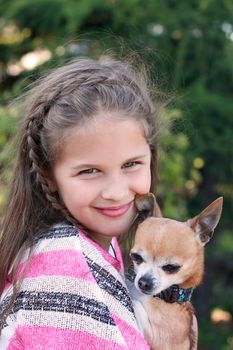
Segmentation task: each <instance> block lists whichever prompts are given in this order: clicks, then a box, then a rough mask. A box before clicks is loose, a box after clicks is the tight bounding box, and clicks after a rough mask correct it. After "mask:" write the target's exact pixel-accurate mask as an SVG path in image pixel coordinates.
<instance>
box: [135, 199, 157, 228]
mask: <svg viewBox="0 0 233 350" xmlns="http://www.w3.org/2000/svg"><path fill="white" fill-rule="evenodd" d="M135 206H136V208H137V210H138V222H142V221H144V220H145V219H146V218H148V217H149V216H156V217H162V214H161V210H160V208H159V205H158V203H157V202H156V199H155V196H154V195H153V193H147V194H144V195H137V196H136V198H135Z"/></svg>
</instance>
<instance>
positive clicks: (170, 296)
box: [154, 285, 194, 303]
mask: <svg viewBox="0 0 233 350" xmlns="http://www.w3.org/2000/svg"><path fill="white" fill-rule="evenodd" d="M193 291H194V288H187V289H185V288H180V287H179V286H178V285H173V286H171V287H169V288H167V289H165V290H163V291H162V292H160V293H159V294H156V295H154V297H158V298H160V299H162V300H164V301H166V302H168V303H174V302H179V303H183V302H187V301H190V300H191V297H192V294H193Z"/></svg>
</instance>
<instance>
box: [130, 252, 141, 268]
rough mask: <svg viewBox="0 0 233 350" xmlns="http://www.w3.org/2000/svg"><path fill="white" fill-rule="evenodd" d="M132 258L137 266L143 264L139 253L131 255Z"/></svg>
mask: <svg viewBox="0 0 233 350" xmlns="http://www.w3.org/2000/svg"><path fill="white" fill-rule="evenodd" d="M130 256H131V259H132V260H133V262H135V263H136V264H137V265H140V264H141V263H142V262H143V258H142V257H141V255H139V254H137V253H131V255H130Z"/></svg>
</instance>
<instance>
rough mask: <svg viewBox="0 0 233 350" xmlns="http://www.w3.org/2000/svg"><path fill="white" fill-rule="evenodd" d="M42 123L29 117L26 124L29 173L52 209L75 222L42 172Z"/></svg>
mask: <svg viewBox="0 0 233 350" xmlns="http://www.w3.org/2000/svg"><path fill="white" fill-rule="evenodd" d="M42 127H43V126H42V124H41V123H38V120H37V119H36V118H32V119H30V121H29V123H28V126H27V133H26V135H27V145H28V157H29V159H30V162H31V165H30V173H31V174H34V175H35V181H36V183H37V184H38V185H39V186H40V187H41V189H42V192H43V194H44V196H45V198H46V199H47V201H48V202H49V203H50V204H51V206H52V207H53V209H55V210H58V211H60V212H61V213H62V215H63V216H64V217H65V218H66V219H67V220H68V221H70V222H71V223H73V224H77V222H76V220H75V219H74V218H73V217H72V216H71V215H70V213H69V211H68V210H67V209H66V208H65V207H64V206H63V204H62V203H61V202H60V198H59V196H58V193H57V192H56V193H54V194H53V193H51V191H50V189H49V186H48V183H47V181H46V179H45V176H44V173H43V166H42V164H43V165H44V166H45V165H46V162H47V160H46V154H45V150H44V149H43V147H42V145H41V142H40V130H41V129H42Z"/></svg>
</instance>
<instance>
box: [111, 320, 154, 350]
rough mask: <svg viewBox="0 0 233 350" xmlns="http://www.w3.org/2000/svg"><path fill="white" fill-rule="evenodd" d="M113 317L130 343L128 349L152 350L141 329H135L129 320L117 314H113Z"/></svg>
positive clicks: (127, 342)
mask: <svg viewBox="0 0 233 350" xmlns="http://www.w3.org/2000/svg"><path fill="white" fill-rule="evenodd" d="M112 318H113V319H114V321H115V323H116V324H117V326H118V328H119V330H120V331H121V333H122V334H123V336H124V339H125V342H126V344H127V345H128V347H127V349H128V350H135V349H140V350H150V347H149V345H148V344H147V342H146V341H145V339H144V338H143V336H142V334H141V333H140V332H139V331H137V330H135V328H133V327H131V326H130V325H129V324H128V323H127V322H125V321H124V320H122V319H121V318H119V317H117V316H115V315H112Z"/></svg>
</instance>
